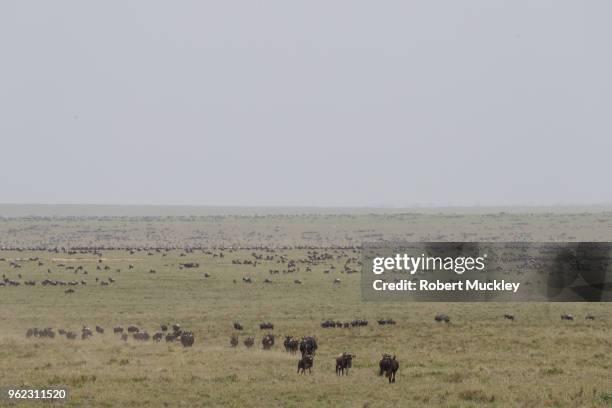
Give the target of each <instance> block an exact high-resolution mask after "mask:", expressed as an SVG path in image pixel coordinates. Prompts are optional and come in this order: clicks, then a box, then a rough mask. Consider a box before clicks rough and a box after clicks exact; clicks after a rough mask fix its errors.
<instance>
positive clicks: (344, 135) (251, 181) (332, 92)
mask: <svg viewBox="0 0 612 408" xmlns="http://www.w3.org/2000/svg"><path fill="white" fill-rule="evenodd" d="M611 22H612V2H610V1H606V0H601V1H595V0H592V1H588V0H587V1H561V0H548V1H544V0H542V1H518V0H517V1H495V0H487V1H454V2H437V1H425V0H423V1H384V2H374V1H316V0H315V1H305V2H288V1H261V2H254V1H187V0H184V1H177V2H171V1H151V0H147V1H144V0H143V1H123V0H122V1H109V0H107V1H96V2H85V1H76V0H75V1H62V0H57V1H42V0H40V1H24V0H4V1H2V2H0V50H1V52H2V55H1V57H0V58H1V59H0V61H1V62H0V142H1V143H0V147H1V152H2V155H1V157H0V203H97V204H139V205H142V204H155V205H159V204H168V205H177V204H180V205H212V206H226V205H233V206H301V207H306V206H327V207H331V206H358V207H373V206H398V207H407V206H415V205H421V206H472V205H487V206H517V205H540V206H545V205H557V204H565V205H590V204H600V203H612V188H611V187H610V186H611V182H610V176H611V175H612V159H611V154H612V75H611V73H612V24H611Z"/></svg>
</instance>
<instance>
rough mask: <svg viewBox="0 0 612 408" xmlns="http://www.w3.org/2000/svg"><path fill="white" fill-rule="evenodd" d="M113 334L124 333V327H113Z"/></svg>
mask: <svg viewBox="0 0 612 408" xmlns="http://www.w3.org/2000/svg"><path fill="white" fill-rule="evenodd" d="M113 333H123V327H121V326H116V327H113Z"/></svg>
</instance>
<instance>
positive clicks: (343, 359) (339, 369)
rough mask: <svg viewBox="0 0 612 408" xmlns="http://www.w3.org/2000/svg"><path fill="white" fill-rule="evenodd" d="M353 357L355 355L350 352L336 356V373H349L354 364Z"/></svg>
mask: <svg viewBox="0 0 612 408" xmlns="http://www.w3.org/2000/svg"><path fill="white" fill-rule="evenodd" d="M353 358H355V355H353V354H350V353H342V354H340V355H339V356H338V357H336V375H342V374H345V375H348V372H349V368H351V367H352V366H353Z"/></svg>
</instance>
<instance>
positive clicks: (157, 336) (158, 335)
mask: <svg viewBox="0 0 612 408" xmlns="http://www.w3.org/2000/svg"><path fill="white" fill-rule="evenodd" d="M163 337H164V333H162V332H157V333H155V334H154V335H153V340H155V341H156V342H160V341H161V339H162V338H163Z"/></svg>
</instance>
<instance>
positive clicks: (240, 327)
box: [234, 322, 244, 330]
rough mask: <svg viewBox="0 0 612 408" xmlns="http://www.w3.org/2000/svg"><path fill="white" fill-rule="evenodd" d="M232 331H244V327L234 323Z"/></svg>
mask: <svg viewBox="0 0 612 408" xmlns="http://www.w3.org/2000/svg"><path fill="white" fill-rule="evenodd" d="M234 329H236V330H242V329H244V327H242V325H241V324H240V323H238V322H234Z"/></svg>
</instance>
